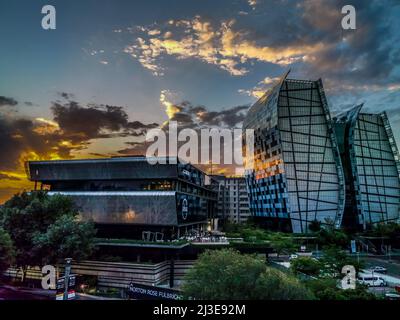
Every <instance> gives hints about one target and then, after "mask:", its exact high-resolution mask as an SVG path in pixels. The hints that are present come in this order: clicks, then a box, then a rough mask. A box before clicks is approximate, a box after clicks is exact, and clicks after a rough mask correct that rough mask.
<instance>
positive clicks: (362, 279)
mask: <svg viewBox="0 0 400 320" xmlns="http://www.w3.org/2000/svg"><path fill="white" fill-rule="evenodd" d="M357 280H358V283H360V284H363V285H366V286H367V287H386V286H387V282H386V281H385V280H384V279H383V278H382V277H378V276H373V275H360V276H358V279H357Z"/></svg>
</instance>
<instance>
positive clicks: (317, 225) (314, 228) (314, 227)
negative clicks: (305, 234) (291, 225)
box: [308, 220, 321, 232]
mask: <svg viewBox="0 0 400 320" xmlns="http://www.w3.org/2000/svg"><path fill="white" fill-rule="evenodd" d="M308 230H310V231H311V232H318V231H321V221H318V220H313V221H311V222H310V224H309V225H308Z"/></svg>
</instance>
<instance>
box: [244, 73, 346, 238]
mask: <svg viewBox="0 0 400 320" xmlns="http://www.w3.org/2000/svg"><path fill="white" fill-rule="evenodd" d="M287 75H288V73H286V74H285V75H284V76H283V77H282V78H281V79H280V81H279V82H278V83H277V84H276V85H275V87H274V88H273V89H272V90H270V91H269V92H267V93H266V94H265V95H264V96H263V97H261V98H260V99H259V100H258V101H257V102H256V103H255V104H254V105H253V106H252V107H251V108H250V110H249V112H248V115H247V117H246V119H245V120H244V123H243V129H254V135H255V140H254V143H255V145H254V155H246V159H245V167H246V183H247V187H248V190H249V201H250V210H251V213H252V215H253V216H254V218H255V219H256V220H259V221H260V222H261V223H265V224H266V225H267V226H268V227H273V228H275V227H276V228H278V229H280V230H286V231H291V232H295V233H303V232H308V226H309V224H310V222H312V221H315V220H317V221H320V222H321V223H323V224H327V225H332V226H334V227H337V228H338V227H340V226H341V222H342V215H343V211H344V202H345V199H344V197H345V190H344V176H343V170H342V165H341V159H340V155H339V152H338V147H337V143H336V137H335V134H334V130H333V128H332V123H331V119H330V114H329V110H328V105H327V101H326V97H325V93H324V89H323V86H322V82H321V80H318V81H305V80H292V79H288V78H287Z"/></svg>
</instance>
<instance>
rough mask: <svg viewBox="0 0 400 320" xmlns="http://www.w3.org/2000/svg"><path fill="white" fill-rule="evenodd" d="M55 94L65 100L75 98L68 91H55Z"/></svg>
mask: <svg viewBox="0 0 400 320" xmlns="http://www.w3.org/2000/svg"><path fill="white" fill-rule="evenodd" d="M57 94H58V95H59V96H60V97H61V98H63V99H65V100H73V99H75V95H74V94H72V93H69V92H57Z"/></svg>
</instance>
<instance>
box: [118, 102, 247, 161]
mask: <svg viewBox="0 0 400 320" xmlns="http://www.w3.org/2000/svg"><path fill="white" fill-rule="evenodd" d="M174 108H175V109H176V110H177V112H176V113H174V114H173V115H172V117H171V118H170V119H169V121H168V122H166V123H164V125H163V126H162V129H163V130H164V131H165V132H166V134H168V129H169V127H168V124H169V122H170V121H176V122H177V124H178V132H179V131H181V130H183V129H193V130H196V131H198V132H199V131H200V129H203V128H221V129H222V128H228V129H233V128H240V127H241V124H242V122H243V120H244V118H245V116H246V113H247V110H248V108H249V106H236V107H233V108H229V109H225V110H222V111H209V110H208V108H206V107H205V106H194V105H192V103H191V102H189V101H183V102H181V103H179V104H175V105H174ZM199 136H200V133H199ZM183 143H184V142H179V143H178V144H183ZM125 144H127V145H128V146H129V147H128V148H125V149H122V150H118V151H117V152H118V153H119V154H122V155H144V154H145V153H146V143H145V142H142V141H140V142H137V141H133V142H126V143H125Z"/></svg>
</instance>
